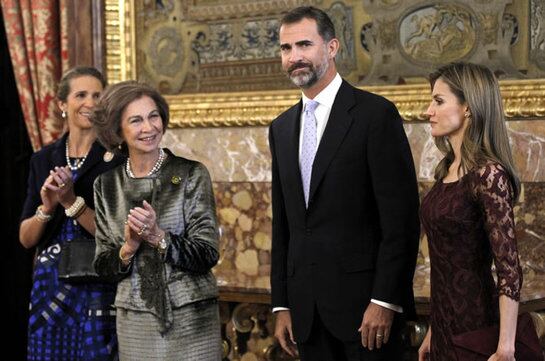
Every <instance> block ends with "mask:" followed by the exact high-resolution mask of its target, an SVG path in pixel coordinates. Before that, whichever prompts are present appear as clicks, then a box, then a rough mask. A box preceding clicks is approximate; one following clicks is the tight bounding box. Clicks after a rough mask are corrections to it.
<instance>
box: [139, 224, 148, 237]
mask: <svg viewBox="0 0 545 361" xmlns="http://www.w3.org/2000/svg"><path fill="white" fill-rule="evenodd" d="M146 229H148V225H147V224H144V225H143V226H142V228H140V230H139V231H138V235H139V236H141V235H142V234H143V233H144V231H145V230H146Z"/></svg>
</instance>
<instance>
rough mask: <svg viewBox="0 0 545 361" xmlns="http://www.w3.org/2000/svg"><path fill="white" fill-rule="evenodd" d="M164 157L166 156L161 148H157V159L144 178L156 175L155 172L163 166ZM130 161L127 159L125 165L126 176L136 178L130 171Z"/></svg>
mask: <svg viewBox="0 0 545 361" xmlns="http://www.w3.org/2000/svg"><path fill="white" fill-rule="evenodd" d="M166 157H167V154H166V153H165V151H164V150H163V148H159V158H157V161H156V162H155V164H154V165H153V168H151V170H150V171H149V172H148V174H146V175H145V177H149V176H151V175H153V174H155V173H157V171H158V170H159V169H160V168H161V166H162V165H163V162H164V160H165V159H166ZM130 161H131V159H130V158H127V163H125V170H126V171H127V174H128V175H129V177H131V178H136V176H135V175H134V173H133V172H132V170H131V162H130Z"/></svg>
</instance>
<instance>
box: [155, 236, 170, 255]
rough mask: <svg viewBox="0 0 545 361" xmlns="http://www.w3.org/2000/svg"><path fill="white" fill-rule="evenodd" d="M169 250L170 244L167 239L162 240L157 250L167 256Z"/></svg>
mask: <svg viewBox="0 0 545 361" xmlns="http://www.w3.org/2000/svg"><path fill="white" fill-rule="evenodd" d="M167 248H168V243H167V241H166V239H165V237H163V238H161V239H160V240H159V242H158V243H157V250H158V251H159V253H160V254H165V253H166V251H167Z"/></svg>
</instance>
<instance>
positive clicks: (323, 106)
mask: <svg viewBox="0 0 545 361" xmlns="http://www.w3.org/2000/svg"><path fill="white" fill-rule="evenodd" d="M342 82H343V80H342V78H341V76H340V75H339V73H337V75H335V78H333V80H332V81H331V83H329V84H328V85H327V86H326V87H325V88H324V89H323V90H322V91H321V92H320V93H318V95H316V96H315V97H314V99H312V100H314V101H316V102H318V106H317V107H316V109H315V110H314V117H315V118H316V144H317V146H318V147H319V146H320V140H321V139H322V136H323V135H324V131H325V127H326V125H327V121H328V120H329V114H331V109H332V108H333V103H334V102H335V97H336V96H337V93H338V92H339V89H340V87H341V84H342ZM302 100H303V109H302V111H301V128H300V132H299V133H300V134H299V166H300V165H301V161H300V158H301V148H302V144H303V129H304V126H305V125H304V121H305V117H304V113H305V107H306V105H307V103H308V101H309V100H310V99H309V98H307V97H306V96H305V94H304V93H303V94H302ZM371 302H373V303H375V304H377V305H379V306H382V307H386V308H389V309H390V310H393V311H395V312H399V313H401V312H403V307H401V306H398V305H393V304H391V303H387V302H383V301H378V300H375V299H371ZM286 310H289V308H287V307H274V308H273V312H278V311H286ZM362 316H363V315H362Z"/></svg>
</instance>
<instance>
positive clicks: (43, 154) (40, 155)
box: [31, 137, 64, 162]
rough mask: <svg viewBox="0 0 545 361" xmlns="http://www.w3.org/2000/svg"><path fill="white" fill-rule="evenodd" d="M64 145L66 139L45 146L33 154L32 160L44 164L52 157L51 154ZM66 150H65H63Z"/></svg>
mask: <svg viewBox="0 0 545 361" xmlns="http://www.w3.org/2000/svg"><path fill="white" fill-rule="evenodd" d="M63 145H64V137H62V138H60V139H57V140H56V141H54V142H53V143H49V144H47V145H44V146H43V147H42V148H40V149H39V150H37V151H36V152H34V153H33V154H32V157H31V160H33V161H35V162H43V161H45V160H46V159H49V158H50V157H51V154H52V153H53V152H55V151H56V150H57V149H59V147H60V146H63ZM63 149H64V148H63Z"/></svg>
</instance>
